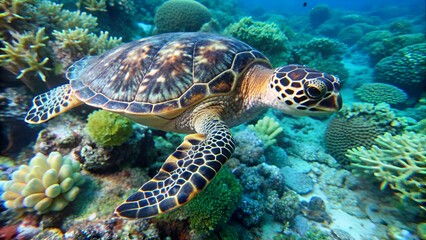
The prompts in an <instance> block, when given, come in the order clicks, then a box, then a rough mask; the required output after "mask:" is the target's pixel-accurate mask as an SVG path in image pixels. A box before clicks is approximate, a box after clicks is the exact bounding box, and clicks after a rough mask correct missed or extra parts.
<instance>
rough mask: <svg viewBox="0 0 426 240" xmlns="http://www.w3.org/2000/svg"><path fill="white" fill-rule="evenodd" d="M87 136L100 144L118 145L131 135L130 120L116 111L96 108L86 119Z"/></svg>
mask: <svg viewBox="0 0 426 240" xmlns="http://www.w3.org/2000/svg"><path fill="white" fill-rule="evenodd" d="M86 130H87V132H88V134H89V136H90V137H91V138H92V139H93V140H94V141H95V142H96V143H97V144H99V145H101V146H119V145H121V144H123V143H124V142H126V141H127V140H128V139H129V137H130V135H132V131H133V126H132V122H131V121H130V120H129V119H128V118H126V117H123V116H121V115H120V114H118V113H113V112H109V111H105V110H97V111H94V112H93V113H91V114H90V115H89V117H88V119H87V125H86Z"/></svg>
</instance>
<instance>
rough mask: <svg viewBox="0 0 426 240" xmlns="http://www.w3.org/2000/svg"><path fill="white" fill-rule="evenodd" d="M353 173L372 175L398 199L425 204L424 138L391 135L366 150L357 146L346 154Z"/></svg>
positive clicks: (412, 134) (419, 135) (416, 135)
mask: <svg viewBox="0 0 426 240" xmlns="http://www.w3.org/2000/svg"><path fill="white" fill-rule="evenodd" d="M346 156H347V157H348V158H349V159H350V160H351V166H352V167H354V168H355V170H356V172H358V173H363V174H367V175H374V176H375V177H376V178H377V179H378V180H379V181H381V182H382V183H381V185H380V189H382V190H383V189H385V188H386V187H387V186H388V185H389V186H390V187H391V189H393V190H395V191H396V193H397V195H399V197H400V198H401V199H405V198H410V199H412V200H414V201H416V202H418V203H419V204H424V203H426V188H425V187H424V186H426V136H425V135H423V134H418V133H414V132H407V133H404V134H401V135H395V136H392V135H391V134H390V133H385V134H384V135H382V136H379V137H377V138H376V139H375V143H374V145H373V146H372V147H371V148H370V149H368V150H367V148H365V147H357V148H353V149H350V150H348V151H347V155H346Z"/></svg>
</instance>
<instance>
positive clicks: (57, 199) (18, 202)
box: [1, 152, 84, 214]
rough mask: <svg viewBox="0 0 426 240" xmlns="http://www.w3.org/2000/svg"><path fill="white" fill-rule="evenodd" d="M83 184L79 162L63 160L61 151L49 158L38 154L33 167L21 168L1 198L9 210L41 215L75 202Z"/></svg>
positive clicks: (8, 183)
mask: <svg viewBox="0 0 426 240" xmlns="http://www.w3.org/2000/svg"><path fill="white" fill-rule="evenodd" d="M83 182H84V179H83V177H82V175H81V173H80V163H79V162H77V161H75V160H71V159H69V158H62V155H61V154H60V153H58V152H52V153H50V154H49V156H48V157H46V156H45V155H43V154H41V153H37V154H36V155H35V156H34V157H33V158H32V159H31V161H30V162H29V165H21V166H20V167H19V169H18V170H17V171H15V172H14V173H12V179H11V180H9V181H6V182H5V184H4V187H3V188H4V193H3V194H2V196H1V198H2V199H3V200H4V201H5V202H4V206H5V207H6V208H9V209H15V210H25V211H28V212H32V211H37V213H38V214H44V213H47V212H49V211H61V210H62V209H64V208H65V207H66V206H67V205H68V204H69V202H72V201H74V199H75V198H76V197H77V195H78V193H79V191H80V188H79V187H78V186H80V185H81V184H82V183H83Z"/></svg>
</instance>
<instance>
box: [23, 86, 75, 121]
mask: <svg viewBox="0 0 426 240" xmlns="http://www.w3.org/2000/svg"><path fill="white" fill-rule="evenodd" d="M81 104H82V102H81V101H80V100H78V99H77V97H76V96H74V94H73V93H72V91H71V86H70V85H69V84H65V85H62V86H59V87H56V88H54V89H52V90H50V91H48V92H45V93H43V94H40V95H38V96H36V97H35V98H34V99H33V106H32V107H31V109H30V110H29V111H28V113H27V116H26V117H25V122H27V123H33V124H39V123H43V122H46V121H47V120H49V119H51V118H53V117H55V116H57V115H59V114H61V113H64V112H66V111H68V110H70V109H72V108H74V107H77V106H79V105H81Z"/></svg>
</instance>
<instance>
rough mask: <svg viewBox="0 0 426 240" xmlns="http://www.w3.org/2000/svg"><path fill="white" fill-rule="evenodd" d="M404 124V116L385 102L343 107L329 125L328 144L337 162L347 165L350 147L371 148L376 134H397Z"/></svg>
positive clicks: (327, 132) (326, 136)
mask: <svg viewBox="0 0 426 240" xmlns="http://www.w3.org/2000/svg"><path fill="white" fill-rule="evenodd" d="M403 125H404V123H403V119H401V118H398V117H397V116H396V115H395V113H394V112H393V111H392V110H391V108H390V107H389V105H388V104H386V103H380V104H377V105H373V104H370V103H355V104H353V105H352V106H344V107H343V109H342V110H341V111H340V112H338V113H337V114H336V116H335V117H334V118H333V119H332V120H331V121H330V123H329V125H328V126H327V130H326V135H325V147H326V150H327V152H328V153H330V154H331V155H332V156H333V157H334V158H335V159H336V160H337V161H338V162H340V163H341V164H348V163H349V159H348V158H347V157H346V156H345V154H346V151H347V150H348V149H351V148H354V147H359V146H364V147H367V148H368V147H371V146H372V145H373V144H374V140H375V138H376V137H378V136H379V135H382V134H384V133H385V132H390V133H392V134H396V133H398V132H400V131H401V130H402V128H403Z"/></svg>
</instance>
